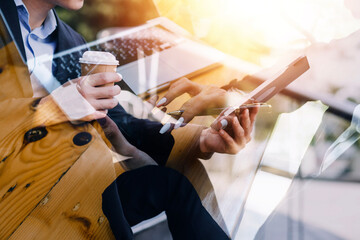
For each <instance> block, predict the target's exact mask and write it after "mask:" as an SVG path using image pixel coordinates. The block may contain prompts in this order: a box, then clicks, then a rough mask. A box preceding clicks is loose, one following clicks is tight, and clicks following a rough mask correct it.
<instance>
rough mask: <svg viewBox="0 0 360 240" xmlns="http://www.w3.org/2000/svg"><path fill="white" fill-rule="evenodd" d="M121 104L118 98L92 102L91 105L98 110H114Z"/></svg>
mask: <svg viewBox="0 0 360 240" xmlns="http://www.w3.org/2000/svg"><path fill="white" fill-rule="evenodd" d="M118 103H119V102H118V101H117V99H116V98H110V99H97V100H92V101H91V102H90V104H91V105H92V106H93V107H94V108H95V109H96V110H98V111H99V110H104V109H112V108H114V107H115V106H116V105H117V104H118Z"/></svg>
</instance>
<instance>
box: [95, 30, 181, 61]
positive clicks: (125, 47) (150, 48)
mask: <svg viewBox="0 0 360 240" xmlns="http://www.w3.org/2000/svg"><path fill="white" fill-rule="evenodd" d="M181 39H182V38H180V37H178V36H176V35H175V34H173V33H171V32H168V31H167V30H165V29H162V28H159V27H151V28H147V29H143V30H140V31H137V32H135V33H132V34H129V35H127V36H124V37H120V38H116V39H113V40H110V41H108V42H105V43H104V44H101V45H97V46H94V49H93V48H92V47H91V50H95V51H107V52H110V53H112V54H113V55H114V56H115V57H116V59H117V60H118V61H119V64H120V66H122V65H125V64H127V63H130V62H133V61H136V60H137V59H138V49H140V50H142V51H143V52H144V55H145V56H150V55H152V54H153V52H154V50H155V51H158V52H161V51H163V50H165V49H168V48H171V47H172V46H175V45H177V44H178V43H179V42H180V41H181Z"/></svg>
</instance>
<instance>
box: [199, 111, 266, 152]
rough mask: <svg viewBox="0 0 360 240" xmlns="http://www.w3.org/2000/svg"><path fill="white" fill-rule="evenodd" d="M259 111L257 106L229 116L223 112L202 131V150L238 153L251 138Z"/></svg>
mask: <svg viewBox="0 0 360 240" xmlns="http://www.w3.org/2000/svg"><path fill="white" fill-rule="evenodd" d="M258 111H259V107H255V108H252V109H251V110H249V109H245V110H243V111H241V112H239V113H238V112H234V113H232V114H231V115H229V116H224V115H223V114H221V115H220V116H219V117H218V118H217V119H216V120H215V122H214V123H213V125H212V126H213V127H210V128H207V129H205V130H203V131H202V133H201V136H200V140H199V141H200V151H201V152H202V153H211V152H218V153H228V154H236V153H238V152H239V151H240V150H241V149H243V148H244V147H245V145H246V144H247V143H248V142H249V141H250V140H251V132H252V130H253V127H254V122H255V118H256V115H257V113H258ZM224 112H226V111H224ZM214 128H215V129H219V130H215V129H214Z"/></svg>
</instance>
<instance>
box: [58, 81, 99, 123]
mask: <svg viewBox="0 0 360 240" xmlns="http://www.w3.org/2000/svg"><path fill="white" fill-rule="evenodd" d="M51 96H52V97H53V99H54V101H55V102H56V104H57V105H58V106H59V107H60V108H61V110H62V111H63V112H64V113H65V115H66V116H67V117H68V119H69V120H70V121H75V120H80V119H82V118H84V117H86V116H88V115H90V114H93V113H95V112H96V110H95V108H93V106H91V104H90V103H89V102H88V101H87V100H86V99H85V98H84V97H83V96H82V95H81V94H80V93H79V91H78V90H77V88H76V84H67V85H66V86H61V87H58V88H57V89H55V90H54V91H53V92H52V93H51Z"/></svg>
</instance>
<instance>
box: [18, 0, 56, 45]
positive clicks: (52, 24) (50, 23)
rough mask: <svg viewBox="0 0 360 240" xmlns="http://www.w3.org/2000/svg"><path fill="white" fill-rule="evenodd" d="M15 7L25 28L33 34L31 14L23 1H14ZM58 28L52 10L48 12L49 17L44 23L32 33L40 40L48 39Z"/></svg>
mask: <svg viewBox="0 0 360 240" xmlns="http://www.w3.org/2000/svg"><path fill="white" fill-rule="evenodd" d="M14 2H15V5H16V7H17V9H18V14H19V19H20V21H21V22H22V23H23V24H24V26H25V27H26V28H27V30H28V31H29V32H31V28H30V24H29V12H28V10H27V8H26V6H25V4H24V3H23V1H22V0H14ZM56 27H57V22H56V17H55V14H54V12H53V10H50V11H49V12H48V15H47V17H46V18H45V21H44V23H43V24H42V25H41V26H40V27H38V28H35V29H34V30H33V31H32V32H33V33H34V34H35V35H36V36H37V37H39V38H41V39H45V38H47V37H48V36H49V35H50V34H51V33H53V32H54V31H55V29H56Z"/></svg>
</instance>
